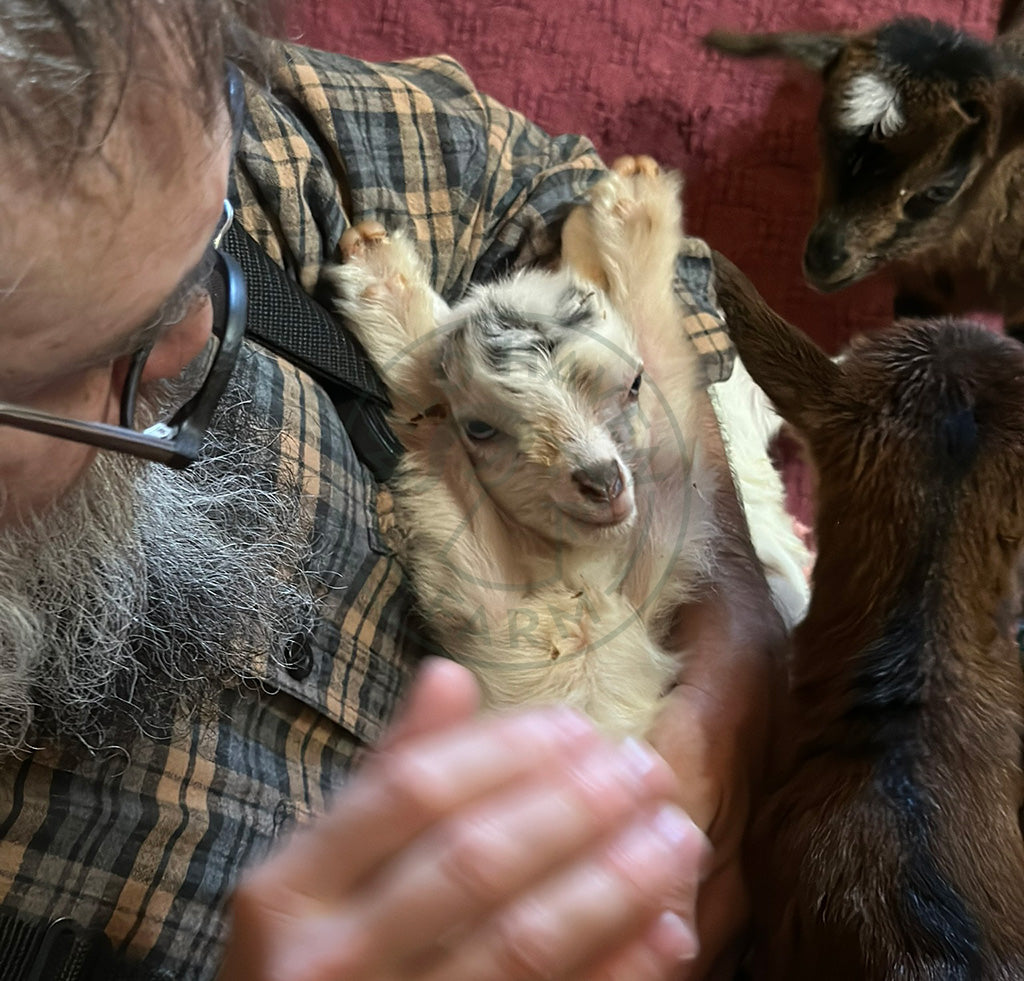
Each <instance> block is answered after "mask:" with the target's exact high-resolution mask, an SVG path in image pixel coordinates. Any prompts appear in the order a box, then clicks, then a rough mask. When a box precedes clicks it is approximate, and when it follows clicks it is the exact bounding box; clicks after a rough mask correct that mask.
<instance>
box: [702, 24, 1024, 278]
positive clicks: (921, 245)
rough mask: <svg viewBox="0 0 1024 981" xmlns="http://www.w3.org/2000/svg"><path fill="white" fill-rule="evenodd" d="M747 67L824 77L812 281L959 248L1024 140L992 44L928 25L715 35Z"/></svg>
mask: <svg viewBox="0 0 1024 981" xmlns="http://www.w3.org/2000/svg"><path fill="white" fill-rule="evenodd" d="M707 42H708V44H709V45H711V46H712V47H714V48H717V49H719V50H722V51H726V52H728V53H731V54H736V55H741V56H744V57H758V56H778V57H786V58H791V59H795V60H798V61H799V62H801V63H802V64H804V65H806V66H808V67H810V68H812V69H815V70H817V71H820V72H821V73H822V76H823V79H824V82H825V92H824V96H823V99H822V103H821V110H820V118H819V134H820V143H821V147H820V149H821V156H822V174H821V182H820V188H819V201H818V218H817V221H816V223H815V225H814V228H813V229H812V230H811V232H810V234H809V235H808V238H807V244H806V248H805V251H804V275H805V276H806V278H807V280H808V282H809V283H810V284H811V285H812V286H814V287H815V288H816V289H819V290H822V291H826V292H830V291H833V290H838V289H842V288H843V287H844V286H847V285H849V284H851V283H853V282H856V281H857V280H859V279H861V278H863V277H864V276H866V275H868V274H869V273H870V272H872V271H874V270H875V269H877V268H879V267H880V266H883V265H886V264H888V263H889V262H891V261H893V260H899V259H909V258H911V257H914V256H917V255H920V254H922V253H925V252H929V251H932V250H941V251H945V250H946V249H948V246H949V241H950V236H951V235H952V234H953V232H954V230H955V228H956V226H957V223H958V221H959V220H960V218H961V217H962V215H963V214H964V212H965V210H966V209H967V208H969V207H970V202H971V200H972V198H973V196H974V192H975V191H976V190H977V188H978V187H979V186H980V183H979V181H978V178H979V176H980V175H981V174H982V173H983V171H985V170H986V168H987V167H989V166H991V164H992V162H993V161H994V160H995V159H996V158H997V157H998V156H999V155H1000V154H1001V153H1002V152H1003V150H1004V149H1005V148H1007V147H1008V146H1009V145H1012V144H1013V143H1014V142H1015V141H1017V140H1018V139H1019V138H1020V137H1021V136H1022V135H1024V132H1019V131H1020V130H1021V129H1022V127H1021V125H1020V122H1019V111H1018V110H1019V106H1020V104H1021V102H1022V101H1024V96H1022V93H1024V86H1022V81H1021V79H1020V78H1016V77H1013V76H1012V75H1009V74H1006V73H1005V67H1004V65H1003V62H1002V58H1003V55H1001V54H1000V53H999V52H997V51H996V50H995V49H994V48H993V46H992V45H990V44H988V43H986V42H984V41H981V40H978V39H976V38H973V37H970V36H968V35H966V34H963V33H962V32H959V31H957V30H954V29H953V28H951V27H949V26H947V25H945V24H941V23H934V22H931V21H927V20H923V19H921V18H900V19H897V20H893V21H890V22H888V23H886V24H884V25H883V26H881V27H880V28H878V29H877V30H875V31H872V32H870V33H866V34H858V35H841V34H811V33H806V34H805V33H780V34H760V35H739V34H731V33H727V32H715V33H713V34H711V35H709V36H708V38H707Z"/></svg>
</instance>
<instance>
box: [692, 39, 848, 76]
mask: <svg viewBox="0 0 1024 981" xmlns="http://www.w3.org/2000/svg"><path fill="white" fill-rule="evenodd" d="M849 40H850V39H849V38H848V37H847V36H845V35H843V34H816V33H804V32H802V31H782V32H780V33H777V34H739V33H736V32H734V31H720V30H715V31H711V32H710V33H709V34H706V35H705V36H704V43H705V44H706V45H707V46H708V47H709V48H713V49H714V50H715V51H721V52H723V53H725V54H730V55H735V56H736V57H739V58H790V59H792V60H794V61H799V62H800V64H802V65H804V66H806V67H807V68H810V69H812V70H814V71H824V70H825V69H826V68H827V67H828V66H829V65H830V64H832V62H833V61H835V59H836V58H837V57H839V54H840V53H841V52H842V50H843V48H845V47H846V45H847V43H848V41H849Z"/></svg>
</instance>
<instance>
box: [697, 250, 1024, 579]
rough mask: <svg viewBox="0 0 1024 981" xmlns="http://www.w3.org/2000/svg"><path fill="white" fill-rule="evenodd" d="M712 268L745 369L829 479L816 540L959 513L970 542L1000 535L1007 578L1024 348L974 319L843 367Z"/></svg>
mask: <svg viewBox="0 0 1024 981" xmlns="http://www.w3.org/2000/svg"><path fill="white" fill-rule="evenodd" d="M715 270H716V274H717V275H718V277H719V302H720V303H721V305H722V307H723V309H724V311H725V314H726V322H727V324H728V326H729V332H730V335H731V337H732V338H733V340H734V342H735V343H736V347H737V350H738V351H739V353H740V356H741V357H742V358H743V361H744V364H745V365H746V366H747V368H748V370H749V371H750V374H751V376H752V377H753V378H754V380H755V381H756V382H757V383H758V384H759V385H760V386H761V387H762V388H763V389H764V390H765V392H766V393H767V395H768V397H769V398H770V399H771V400H772V402H773V403H774V404H775V406H776V408H777V409H778V411H779V413H780V415H781V416H782V417H783V418H784V419H786V421H787V422H789V423H790V424H791V425H792V426H793V427H794V428H795V429H796V430H797V431H798V432H799V433H800V435H801V436H802V437H803V438H804V439H805V441H806V443H807V445H808V447H809V449H810V452H811V456H812V457H813V459H814V462H815V464H816V466H817V469H818V471H819V531H820V532H824V533H826V534H828V535H829V536H830V537H831V536H834V535H837V534H840V533H841V530H839V529H840V526H843V527H845V529H846V532H845V533H846V534H847V535H853V536H857V535H862V534H863V533H864V530H865V527H866V526H865V525H864V522H863V521H862V520H861V519H862V518H865V517H866V518H867V519H868V520H869V521H870V522H871V523H872V524H873V525H874V526H876V527H890V528H892V529H894V530H893V531H892V535H891V537H892V539H893V541H896V540H906V539H908V538H910V537H912V536H913V535H914V534H915V532H914V529H918V531H920V529H921V528H923V527H924V526H925V525H926V524H930V525H932V526H936V527H937V526H938V525H944V526H948V524H949V523H950V522H951V521H952V520H953V518H952V512H951V511H949V510H946V509H947V506H948V507H949V508H954V507H955V509H956V513H957V514H958V515H959V518H958V519H957V520H962V521H966V522H968V526H969V527H971V528H972V529H973V530H972V534H975V535H978V536H982V535H987V534H991V535H993V536H995V540H997V541H998V542H999V547H1000V548H1002V549H1004V550H1005V553H1006V562H1007V568H1009V563H1010V562H1011V561H1012V558H1011V556H1012V555H1013V554H1016V553H1015V550H1016V549H1017V548H1018V546H1019V544H1020V541H1021V539H1022V537H1024V506H1021V505H1020V504H1019V503H1018V501H1019V499H1020V487H1021V486H1022V485H1024V347H1021V345H1019V344H1018V343H1016V342H1015V341H1013V340H1011V339H1009V338H1007V337H1004V336H1002V335H1000V334H996V333H993V332H990V331H987V330H985V329H984V328H983V327H980V326H978V325H975V324H971V323H969V322H966V321H958V320H952V319H939V320H930V321H924V320H920V321H914V320H908V321H903V322H900V323H898V324H896V325H895V326H893V327H891V328H888V329H886V330H882V331H879V332H877V333H874V334H872V335H870V336H865V337H863V338H861V339H859V340H858V341H857V342H855V343H854V344H853V345H852V346H851V348H850V350H849V351H848V353H847V354H846V355H845V356H844V357H843V358H842V359H841V360H839V361H838V362H837V361H833V360H832V359H830V358H829V357H828V356H827V355H826V354H825V353H824V352H823V351H822V350H821V349H820V348H818V347H817V346H816V345H815V344H814V342H813V341H811V340H810V338H808V337H807V336H806V335H805V334H804V333H802V332H801V331H799V330H797V329H796V328H795V327H792V326H791V325H790V324H788V323H786V321H784V320H783V319H782V318H781V317H779V316H778V315H777V314H775V313H774V312H773V311H772V310H771V309H770V308H769V307H768V306H767V304H765V302H764V301H763V300H762V299H761V297H760V296H759V295H758V293H757V292H756V290H755V289H754V288H753V286H752V285H751V284H750V283H749V281H748V280H747V279H746V277H745V276H743V274H742V273H740V272H739V270H737V269H736V268H735V266H733V265H732V264H731V263H730V262H729V261H728V260H727V259H725V258H724V257H722V256H719V255H716V256H715ZM964 508H966V510H963V509H964ZM972 516H973V517H972ZM947 530H948V529H947V528H946V527H943V528H942V532H943V534H945V533H946V531H947ZM890 544H891V543H890ZM822 545H823V547H824V540H822ZM863 546H864V542H863V541H856V542H854V543H851V542H845V547H847V548H853V549H854V550H855V551H856V550H857V549H863ZM854 559H855V556H854V554H853V553H850V554H848V560H849V561H851V562H852V561H854ZM897 561H898V558H897Z"/></svg>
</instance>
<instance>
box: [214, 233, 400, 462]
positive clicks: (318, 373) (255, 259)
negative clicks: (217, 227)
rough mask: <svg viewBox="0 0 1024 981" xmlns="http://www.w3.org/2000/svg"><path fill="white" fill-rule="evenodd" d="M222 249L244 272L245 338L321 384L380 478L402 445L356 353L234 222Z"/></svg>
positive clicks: (337, 325)
mask: <svg viewBox="0 0 1024 981" xmlns="http://www.w3.org/2000/svg"><path fill="white" fill-rule="evenodd" d="M221 248H223V249H224V251H225V252H228V253H229V254H230V255H232V256H234V257H235V258H236V259H237V260H238V262H239V265H241V267H242V272H243V273H245V281H246V286H247V288H248V293H249V315H248V319H247V321H246V333H247V334H249V336H251V337H253V338H255V339H256V340H258V341H259V342H260V343H261V344H263V345H265V346H266V347H268V348H270V349H271V350H272V351H275V352H276V353H277V354H280V355H281V356H282V357H284V358H286V359H287V360H288V361H290V362H291V363H292V364H294V365H295V366H296V367H297V368H301V369H302V370H303V371H305V372H306V373H307V374H309V375H310V376H311V377H313V378H315V379H316V381H317V382H319V383H320V385H321V386H322V387H323V388H324V390H325V391H326V392H327V394H328V395H329V396H330V398H331V401H332V402H333V403H334V405H335V407H336V408H337V410H338V415H339V416H340V417H341V422H342V425H343V426H344V427H345V430H346V431H347V433H348V436H349V439H350V440H351V441H352V446H353V447H354V449H355V451H356V454H357V455H358V456H359V459H360V460H362V462H363V463H364V464H365V465H366V466H367V467H369V469H370V471H371V472H372V473H373V475H374V476H375V477H376V478H377V479H378V480H381V481H383V480H387V479H388V478H389V477H390V476H391V474H392V472H393V471H394V469H395V465H396V464H397V462H398V458H399V457H400V456H401V453H402V447H401V444H400V443H399V442H398V440H397V439H396V438H395V435H394V433H393V432H392V431H391V427H390V426H389V425H388V422H387V413H388V409H389V408H390V404H389V402H388V397H387V391H386V390H385V388H384V385H383V383H382V382H381V380H380V379H379V378H378V377H377V375H376V374H375V373H374V371H373V368H372V367H371V365H370V362H369V360H368V359H367V357H366V355H365V354H364V353H363V350H362V348H361V347H360V346H359V345H358V343H357V342H356V341H355V339H354V338H353V337H352V336H351V335H350V334H349V333H348V331H346V330H345V329H344V328H343V327H342V326H341V322H340V321H339V320H338V319H336V318H335V317H332V316H331V314H329V313H328V312H327V310H326V309H324V307H323V306H321V305H320V304H319V303H317V302H316V300H314V299H313V298H312V297H311V296H310V295H309V294H308V293H307V292H306V291H305V290H304V289H302V287H301V286H299V285H298V284H297V283H295V282H294V281H293V280H292V279H290V278H289V277H288V275H287V274H286V273H285V272H284V270H283V269H281V267H280V266H278V265H277V263H275V262H274V261H273V260H272V259H271V258H270V257H269V256H268V255H267V254H266V252H264V251H263V249H262V248H260V246H259V244H258V243H257V242H256V241H255V240H254V239H253V238H252V236H251V235H249V233H248V232H246V231H245V229H244V228H242V227H241V226H240V225H239V223H238V222H237V221H236V222H234V223H233V224H232V225H231V227H230V228H229V229H228V231H227V233H226V234H225V236H224V239H223V241H222V243H221Z"/></svg>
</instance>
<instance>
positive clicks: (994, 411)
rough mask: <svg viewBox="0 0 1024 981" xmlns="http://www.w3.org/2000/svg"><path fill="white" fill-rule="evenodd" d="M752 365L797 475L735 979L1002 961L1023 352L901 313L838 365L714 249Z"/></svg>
mask: <svg viewBox="0 0 1024 981" xmlns="http://www.w3.org/2000/svg"><path fill="white" fill-rule="evenodd" d="M716 272H717V273H718V275H719V279H720V285H719V302H720V303H721V305H722V307H723V309H724V311H725V314H726V320H727V324H728V326H729V330H730V333H731V335H732V338H733V340H734V341H735V343H736V347H737V349H738V350H739V353H740V355H741V356H742V358H743V361H744V362H745V364H746V365H747V368H748V369H749V371H750V374H751V375H752V376H753V378H754V380H755V381H756V382H757V383H758V384H759V385H761V387H762V388H763V389H764V390H765V392H766V393H767V394H768V396H769V398H771V399H772V401H773V402H774V403H775V405H776V407H777V408H778V410H779V412H780V414H781V415H782V417H783V418H784V419H786V420H787V421H788V422H789V423H790V424H791V425H792V426H793V427H794V428H795V429H796V430H797V431H798V432H799V433H800V434H801V436H802V438H803V439H804V440H805V441H806V443H807V446H808V449H809V451H810V455H811V457H812V459H813V461H814V463H815V465H816V468H817V471H818V479H819V489H818V514H817V521H816V531H817V540H818V546H819V553H818V558H817V563H816V565H815V568H814V582H813V592H812V599H811V606H810V610H809V612H808V614H807V617H806V618H805V620H804V621H803V622H802V623H801V624H800V625H799V626H798V627H797V629H796V631H795V633H794V637H793V644H794V650H793V656H792V657H793V659H792V662H791V672H790V689H789V697H788V699H787V703H786V707H785V710H784V713H783V718H782V721H781V723H780V729H779V734H778V735H779V738H778V740H777V747H778V756H777V759H776V761H775V763H774V764H773V773H772V775H771V778H770V781H769V782H770V787H771V789H770V791H769V796H768V797H767V799H766V800H765V801H764V802H763V806H762V807H761V808H760V810H759V811H758V816H757V819H756V821H755V823H754V826H753V828H752V831H751V837H750V850H749V855H750V860H751V879H752V889H753V895H754V906H755V934H756V936H755V947H754V964H753V967H754V975H753V976H754V978H755V979H757V981H812V979H813V981H823V979H828V981H846V979H848V981H854V979H856V981H880V979H892V981H896V979H899V981H925V979H928V981H939V979H942V981H950V979H962V981H994V979H1000V981H1011V979H1014V981H1020V979H1021V978H1024V844H1022V837H1021V824H1020V820H1021V818H1020V815H1021V804H1022V799H1024V777H1022V765H1021V753H1022V732H1024V723H1022V716H1024V681H1022V671H1021V665H1020V661H1019V659H1018V654H1017V650H1016V647H1015V645H1014V644H1013V642H1012V640H1011V624H1010V620H1011V616H1012V610H1013V603H1012V596H1011V594H1012V592H1013V589H1014V583H1013V578H1012V577H1013V571H1014V567H1015V562H1016V559H1017V555H1018V552H1019V548H1020V544H1021V540H1022V538H1024V499H1022V496H1021V487H1022V486H1024V348H1022V347H1021V346H1020V345H1019V344H1017V343H1016V342H1014V341H1012V340H1010V339H1008V338H1005V337H1003V336H1001V335H999V334H996V333H991V332H988V331H986V330H984V329H983V328H981V327H977V326H975V325H972V324H969V323H966V322H962V321H955V320H948V319H947V320H938V321H931V322H928V321H907V322H904V323H902V324H898V325H897V326H895V327H892V328H890V329H887V330H885V331H881V332H879V333H878V334H876V335H874V336H872V337H870V338H867V339H862V340H860V341H858V342H856V343H855V344H854V345H853V346H852V347H851V350H850V351H849V353H848V354H847V356H846V357H845V358H843V359H842V361H841V362H840V363H835V362H833V361H831V360H830V359H829V358H828V357H826V355H825V354H824V353H823V352H822V351H821V350H820V349H819V348H818V347H817V346H816V345H815V344H814V343H813V342H812V341H811V340H810V339H809V338H808V337H807V336H806V335H804V334H802V333H800V332H799V331H797V330H796V329H795V328H793V327H791V326H790V325H789V324H787V323H786V322H785V321H784V320H782V319H781V318H780V317H778V316H777V315H776V314H774V313H773V312H772V311H771V310H770V309H769V308H768V307H767V305H766V304H765V303H764V301H763V300H762V299H761V297H760V296H759V295H758V294H757V292H756V291H755V290H754V288H753V287H752V286H751V285H750V283H749V282H748V281H747V280H746V278H745V277H744V276H743V275H742V274H741V273H740V272H739V271H738V270H737V269H736V268H735V267H734V266H733V265H732V264H731V263H729V262H728V260H725V259H723V258H722V257H720V256H716Z"/></svg>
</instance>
